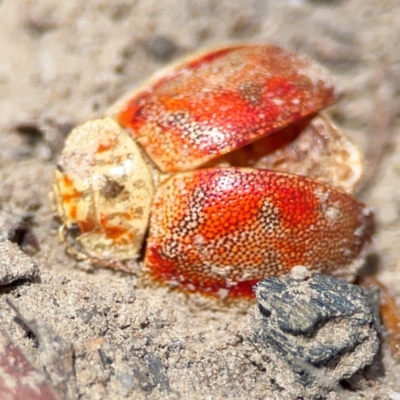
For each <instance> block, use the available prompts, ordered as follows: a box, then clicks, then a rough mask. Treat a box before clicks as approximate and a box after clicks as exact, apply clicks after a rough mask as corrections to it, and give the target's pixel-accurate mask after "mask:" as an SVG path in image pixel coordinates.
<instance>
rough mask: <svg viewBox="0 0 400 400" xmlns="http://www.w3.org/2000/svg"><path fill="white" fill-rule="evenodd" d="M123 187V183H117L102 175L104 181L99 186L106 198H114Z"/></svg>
mask: <svg viewBox="0 0 400 400" xmlns="http://www.w3.org/2000/svg"><path fill="white" fill-rule="evenodd" d="M124 188H125V187H124V185H121V184H119V183H118V182H116V181H115V180H114V179H112V178H110V177H109V176H104V182H103V184H102V186H101V188H100V193H101V195H102V196H103V197H105V198H106V199H115V198H116V197H118V196H119V195H120V193H121V192H122V191H123V190H124Z"/></svg>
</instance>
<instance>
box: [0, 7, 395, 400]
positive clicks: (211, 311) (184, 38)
mask: <svg viewBox="0 0 400 400" xmlns="http://www.w3.org/2000/svg"><path fill="white" fill-rule="evenodd" d="M399 21H400V3H399V2H398V0H386V1H384V0H382V1H377V0H348V1H345V0H343V1H340V0H336V1H335V0H332V1H323V0H320V1H317V0H314V1H311V0H310V1H305V0H304V1H302V0H281V1H269V0H265V1H260V0H246V1H245V0H243V1H233V0H231V1H229V0H222V1H212V0H210V1H208V0H203V1H202V0H194V1H187V2H184V1H182V0H165V1H163V2H161V1H154V0H147V1H140V0H138V1H124V0H116V1H112V2H110V1H107V0H90V1H87V2H81V1H77V0H69V1H64V2H59V1H56V0H41V1H29V0H3V1H1V2H0V110H1V114H0V132H1V135H0V166H1V170H0V181H1V184H2V190H1V192H0V208H1V212H2V214H1V224H2V226H1V231H2V232H1V233H2V235H3V237H4V236H7V233H8V232H9V231H10V229H12V227H15V224H16V223H18V221H21V220H22V219H25V220H28V221H29V222H30V223H31V225H32V226H33V230H34V234H35V235H36V237H37V238H38V241H39V243H40V250H39V251H36V252H35V251H34V249H32V248H29V247H32V246H29V243H28V245H27V246H26V247H27V248H26V250H27V251H28V252H29V253H30V254H32V257H33V259H34V261H35V262H36V263H37V266H38V268H39V270H40V276H39V277H37V278H34V279H33V281H32V282H27V281H20V282H18V283H17V284H13V285H8V286H5V287H3V288H2V289H1V292H0V293H1V297H2V300H1V302H2V303H1V309H0V317H1V321H2V322H1V325H2V329H4V330H5V331H6V332H7V333H8V335H9V336H10V337H11V338H12V340H13V341H14V343H15V344H17V345H18V346H19V347H20V348H21V349H22V350H23V351H24V352H25V354H27V356H28V357H29V359H30V360H31V362H32V364H33V365H35V367H36V368H37V369H38V370H39V371H45V373H46V375H47V376H48V377H50V378H51V380H52V382H53V384H54V385H55V386H57V379H58V380H59V382H61V383H60V385H59V386H57V387H58V389H60V390H64V391H65V393H67V394H66V398H69V399H76V398H80V399H123V398H129V399H136V398H149V399H156V398H174V399H175V398H184V399H222V398H240V399H249V398H252V399H265V398H276V399H280V398H282V399H284V398H286V397H285V396H286V395H285V393H284V391H283V392H281V391H278V390H276V387H274V385H273V383H271V380H270V377H267V376H265V369H263V368H262V366H260V365H259V364H257V362H256V361H255V360H254V359H253V356H252V354H251V348H249V346H248V345H246V344H245V343H243V341H242V340H241V337H240V335H238V331H239V327H240V325H241V324H243V323H244V322H245V321H246V318H247V317H246V309H247V308H248V307H249V305H248V304H247V305H246V304H243V305H241V306H237V307H236V306H235V307H230V308H220V307H217V306H210V304H209V303H208V302H206V301H204V300H203V299H201V298H199V297H196V296H192V297H190V298H188V297H186V296H184V295H183V294H181V293H178V292H172V291H170V290H168V289H166V288H155V287H146V286H144V285H143V284H142V282H141V281H140V280H139V279H138V278H137V277H136V276H132V275H131V276H129V275H127V274H123V273H116V272H112V271H110V270H85V269H84V268H83V267H84V266H82V265H79V264H78V263H77V262H76V261H74V260H73V259H71V258H69V257H68V256H67V255H66V254H65V253H64V248H63V246H62V245H61V244H60V243H59V242H58V240H57V235H56V228H55V225H54V221H53V219H52V211H51V209H50V206H49V202H48V199H47V193H48V192H49V189H50V186H51V181H52V173H53V168H54V165H55V160H56V158H57V154H58V152H59V150H60V148H61V146H62V143H63V140H64V137H65V135H66V134H67V132H68V131H69V129H70V128H71V127H72V126H74V125H76V124H77V123H80V122H82V121H85V120H87V119H89V118H92V117H95V116H99V115H102V113H103V112H104V111H105V109H106V108H107V107H108V106H109V105H110V104H111V103H112V102H114V101H115V100H116V99H117V98H118V97H119V96H121V95H122V94H124V92H126V91H127V90H128V89H129V88H131V87H133V86H134V85H135V84H137V83H138V82H140V81H141V80H142V79H144V78H145V77H147V76H148V75H149V74H150V73H151V72H153V71H155V70H156V69H157V68H159V67H160V66H163V65H165V63H166V62H168V61H169V60H171V59H173V58H175V57H177V56H179V55H182V54H186V53H188V52H191V51H194V50H197V49H199V48H201V47H206V46H211V45H216V44H225V43H229V42H237V41H241V42H244V41H245V42H247V41H249V42H253V43H276V44H280V45H284V46H286V47H289V48H292V49H295V50H298V51H300V52H303V53H305V54H308V55H310V56H311V57H313V58H315V59H316V60H317V61H318V62H320V63H322V64H323V65H325V66H326V67H328V68H329V69H330V70H331V71H332V73H333V75H334V76H335V78H337V81H338V82H339V85H340V87H341V88H342V90H343V93H344V96H343V99H342V101H341V102H340V103H339V104H338V105H335V106H334V107H332V108H331V110H330V113H331V115H332V116H333V117H334V119H335V120H336V122H337V123H338V124H339V125H340V126H341V127H343V129H345V130H346V131H347V132H348V133H349V135H350V136H351V137H352V139H353V140H354V141H355V142H356V143H357V144H359V146H360V147H361V149H362V150H363V151H364V153H366V154H367V161H368V162H367V165H366V167H367V174H369V176H370V177H371V178H373V179H372V180H370V181H369V183H370V184H369V185H368V186H367V188H366V189H365V190H364V191H363V192H362V193H361V194H360V196H362V199H363V200H364V201H365V202H367V203H368V204H369V205H371V206H372V207H373V208H374V209H375V211H376V215H377V222H378V228H377V233H376V236H375V240H374V244H373V247H372V249H371V254H372V255H373V257H374V258H375V259H376V262H377V269H378V271H377V274H378V276H379V278H380V279H381V280H382V281H383V282H384V283H386V284H387V285H388V286H389V287H390V288H391V290H392V291H393V293H395V294H396V295H397V296H398V297H399V298H400V245H399V243H398V238H399V237H400V218H399V206H400V203H399V199H400V184H399V182H400V181H399V178H400V176H399V175H400V135H399V133H400V131H399V130H400V125H399V123H400V121H399V114H398V109H399V108H398V106H399V104H400V102H399V94H400V51H399V43H400V24H399ZM370 149H373V150H374V151H370ZM379 149H382V151H383V152H382V155H383V157H382V160H381V162H380V163H378V162H376V161H377V157H376V156H377V154H379V151H377V150H379ZM30 244H31V245H32V244H33V245H34V243H30ZM33 247H35V246H33ZM6 298H8V299H9V300H11V301H12V303H13V304H14V305H15V306H16V307H17V309H18V310H19V312H20V313H21V314H22V316H23V318H22V319H24V318H25V319H27V320H29V321H31V322H32V321H34V322H32V323H33V325H34V326H36V328H32V326H31V328H30V329H27V328H26V326H25V329H24V327H23V326H21V323H17V322H18V321H16V319H15V318H14V317H15V310H12V309H11V308H10V307H9V305H6V303H5V302H4V301H5V299H6ZM35 324H36V325H35ZM38 326H39V328H38ZM27 331H28V333H27ZM40 332H42V333H40ZM43 332H46V334H45V333H43ZM48 337H50V338H52V340H51V342H52V343H53V344H57V345H58V346H59V348H61V349H64V353H63V354H66V357H67V359H68V360H69V361H66V364H65V365H64V367H63V368H64V369H62V368H61V370H60V371H58V372H57V371H56V372H54V371H52V370H51V364H52V362H54V359H53V360H49V358H48V355H49V353H48V352H47V353H46V352H44V350H43V346H40V343H39V345H38V338H39V339H40V338H42V339H43V338H48ZM39 342H40V340H39ZM65 349H66V350H65ZM57 354H59V353H57ZM383 355H384V358H383V363H384V367H385V370H386V376H385V377H379V378H377V379H375V380H372V381H371V382H370V383H369V384H368V385H367V387H364V388H361V389H360V390H359V391H356V392H349V391H346V390H345V391H344V392H341V393H339V394H337V393H334V394H332V395H331V397H330V398H355V399H358V398H363V399H378V398H379V399H392V400H396V399H399V398H400V383H399V381H400V379H397V378H396V377H398V376H400V368H399V365H397V364H396V363H395V362H394V361H393V359H391V357H390V354H389V352H388V349H387V346H386V345H385V344H384V345H383ZM53 356H54V353H53ZM68 357H69V358H68ZM66 371H67V372H66ZM57 374H58V375H57ZM68 374H71V377H70V378H68V379H67V378H66V376H67V375H68ZM63 379H64V380H63ZM63 385H64V386H63ZM335 396H338V397H335Z"/></svg>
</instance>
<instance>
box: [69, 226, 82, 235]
mask: <svg viewBox="0 0 400 400" xmlns="http://www.w3.org/2000/svg"><path fill="white" fill-rule="evenodd" d="M67 234H68V236H69V237H70V238H77V237H78V236H79V235H80V234H81V230H80V228H79V225H78V224H72V225H71V226H69V227H68V228H67Z"/></svg>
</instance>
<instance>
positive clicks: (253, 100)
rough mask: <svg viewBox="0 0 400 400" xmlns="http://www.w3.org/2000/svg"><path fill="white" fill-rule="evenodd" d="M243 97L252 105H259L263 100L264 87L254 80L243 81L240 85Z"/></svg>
mask: <svg viewBox="0 0 400 400" xmlns="http://www.w3.org/2000/svg"><path fill="white" fill-rule="evenodd" d="M239 93H240V95H241V97H242V98H243V99H244V100H245V101H247V102H248V103H250V104H251V105H252V106H254V107H256V106H258V105H259V104H260V103H261V101H262V87H261V86H260V85H258V84H255V83H253V82H243V83H242V84H241V85H240V86H239Z"/></svg>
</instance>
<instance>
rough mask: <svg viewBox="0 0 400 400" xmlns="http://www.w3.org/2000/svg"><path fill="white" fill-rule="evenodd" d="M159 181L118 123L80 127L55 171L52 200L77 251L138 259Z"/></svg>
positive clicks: (96, 122) (94, 256)
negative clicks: (156, 184) (156, 181)
mask: <svg viewBox="0 0 400 400" xmlns="http://www.w3.org/2000/svg"><path fill="white" fill-rule="evenodd" d="M154 180H155V178H154V176H153V175H152V172H151V169H150V168H149V166H148V164H147V163H146V162H145V160H144V158H143V155H142V154H141V151H140V149H139V148H138V146H137V145H136V144H135V142H134V141H133V140H132V139H131V137H130V136H129V134H128V133H127V132H126V130H125V129H122V128H121V127H120V126H119V125H118V124H117V122H116V121H115V120H113V119H111V118H102V119H97V120H92V121H88V122H86V123H84V124H82V125H80V126H78V127H77V128H75V129H74V130H73V131H72V132H71V133H70V135H69V136H68V139H67V141H66V143H65V146H64V150H63V153H62V156H61V157H60V159H59V162H58V165H57V169H56V171H55V177H54V184H53V201H54V203H55V208H56V210H57V213H58V215H59V216H60V218H61V219H62V221H63V224H64V226H63V231H62V234H63V235H64V236H65V240H66V241H67V242H69V244H70V248H71V250H72V251H73V250H74V249H75V250H76V251H78V252H79V253H81V255H85V256H87V257H89V258H92V259H93V260H101V261H102V262H107V260H108V261H109V262H112V261H117V260H127V259H135V258H137V257H138V255H139V254H140V251H141V248H142V244H143V240H144V236H145V234H146V232H147V226H148V220H149V215H150V206H151V202H152V198H153V196H154V193H155V187H154V185H155V182H154Z"/></svg>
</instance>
